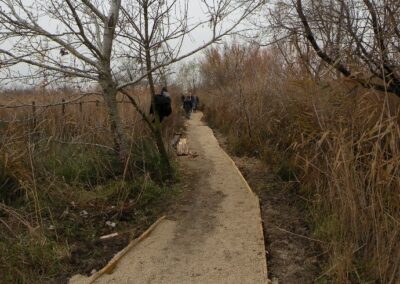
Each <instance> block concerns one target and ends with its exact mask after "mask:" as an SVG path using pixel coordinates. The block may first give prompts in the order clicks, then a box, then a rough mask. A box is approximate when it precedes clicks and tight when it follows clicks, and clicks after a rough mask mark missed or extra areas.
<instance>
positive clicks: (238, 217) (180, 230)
mask: <svg viewBox="0 0 400 284" xmlns="http://www.w3.org/2000/svg"><path fill="white" fill-rule="evenodd" d="M201 117H202V114H201V113H199V112H198V113H195V114H193V116H192V119H190V120H189V121H188V133H187V136H188V143H189V148H190V150H191V151H195V152H196V153H197V154H199V156H198V157H196V158H188V157H184V158H181V162H182V163H183V165H184V167H186V168H187V170H188V171H191V172H195V173H196V174H197V176H200V178H197V179H196V180H194V181H193V183H194V185H193V186H194V187H193V194H194V199H193V201H192V202H190V204H184V206H183V207H184V209H183V210H182V212H183V213H182V214H179V215H178V216H177V217H176V218H174V217H173V216H171V217H170V216H168V217H167V219H165V220H163V221H161V222H160V223H159V224H158V225H157V226H156V228H155V229H154V230H153V231H152V233H151V234H150V235H149V236H148V237H147V238H145V239H144V240H143V241H141V242H140V243H138V244H137V245H136V246H135V247H134V248H132V249H131V250H130V251H129V252H128V253H127V254H126V255H125V256H124V257H123V258H122V259H121V260H120V262H119V263H118V264H117V266H116V268H115V269H114V271H113V273H112V274H104V275H102V276H101V277H99V278H98V279H97V280H96V281H95V282H94V283H107V284H108V283H118V284H123V283H230V284H231V283H252V284H253V283H267V271H266V258H265V247H264V237H263V231H262V226H261V216H260V207H259V200H258V198H257V196H256V195H255V194H254V193H253V192H252V191H251V189H250V187H249V186H248V184H247V182H246V181H245V179H244V178H243V176H242V175H241V174H240V172H239V170H238V169H237V167H236V165H235V164H234V163H233V161H232V159H231V158H230V157H229V156H228V155H227V154H226V153H225V152H224V151H223V150H222V148H221V147H220V146H219V144H218V142H217V140H216V138H215V136H214V134H213V132H212V130H211V129H210V128H209V127H207V126H206V125H204V123H203V122H202V121H201ZM92 280H93V279H92ZM90 282H91V278H86V277H82V276H76V277H74V278H73V279H71V281H70V283H71V284H72V283H73V284H83V283H90Z"/></svg>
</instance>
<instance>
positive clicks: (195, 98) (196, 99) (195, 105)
mask: <svg viewBox="0 0 400 284" xmlns="http://www.w3.org/2000/svg"><path fill="white" fill-rule="evenodd" d="M199 103H200V100H199V97H198V96H192V104H193V112H196V111H197V108H198V107H199Z"/></svg>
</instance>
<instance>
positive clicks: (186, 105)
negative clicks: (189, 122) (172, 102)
mask: <svg viewBox="0 0 400 284" xmlns="http://www.w3.org/2000/svg"><path fill="white" fill-rule="evenodd" d="M183 109H184V110H185V115H186V118H190V115H191V114H192V110H193V100H192V96H191V95H189V96H186V97H185V99H184V101H183Z"/></svg>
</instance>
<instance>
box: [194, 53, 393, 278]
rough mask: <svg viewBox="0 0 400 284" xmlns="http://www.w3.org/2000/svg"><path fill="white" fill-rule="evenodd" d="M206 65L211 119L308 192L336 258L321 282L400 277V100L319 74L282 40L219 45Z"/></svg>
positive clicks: (233, 143) (312, 214)
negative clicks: (292, 57)
mask: <svg viewBox="0 0 400 284" xmlns="http://www.w3.org/2000/svg"><path fill="white" fill-rule="evenodd" d="M200 72H201V77H202V86H201V93H202V97H201V98H202V100H203V101H205V105H206V107H205V114H206V120H207V122H208V123H209V124H210V125H212V126H213V127H215V128H217V129H218V130H220V131H221V132H222V133H223V134H224V135H226V136H227V140H228V147H229V148H230V150H231V151H232V153H234V154H235V155H238V156H241V155H247V156H252V157H257V158H259V159H261V160H262V161H263V162H264V163H265V165H268V166H272V168H273V169H274V172H275V173H276V175H277V176H279V177H280V178H281V179H282V180H284V181H289V182H290V183H291V184H292V185H291V186H292V189H293V190H294V191H295V192H296V194H298V195H300V196H301V197H302V200H306V206H307V212H308V216H309V217H308V223H309V225H310V226H311V229H312V232H313V235H312V237H313V238H315V239H317V240H320V241H321V249H322V251H323V253H324V256H326V259H327V261H326V263H325V264H323V269H322V271H321V275H320V277H319V278H318V281H320V282H321V283H325V281H328V282H334V283H375V282H380V283H396V282H397V281H399V279H400V272H399V261H400V257H399V255H400V248H399V246H398V240H399V234H400V229H399V228H400V226H399V220H400V215H399V212H400V210H399V209H400V199H399V196H400V195H399V189H400V168H399V162H400V152H399V150H400V149H399V145H400V127H399V122H400V121H399V117H400V116H399V111H400V108H399V104H398V99H397V98H396V97H395V96H394V95H392V94H389V93H388V94H385V93H382V92H379V91H376V90H373V89H367V88H363V87H361V86H360V85H359V84H357V82H354V81H352V80H351V79H324V80H319V81H316V80H315V79H314V78H311V77H310V76H309V75H308V73H307V72H305V70H304V69H303V68H302V65H297V66H295V67H293V66H288V65H287V64H285V58H284V57H283V56H282V53H281V51H280V50H279V49H277V48H268V49H262V48H259V47H256V46H254V47H253V46H248V45H232V46H229V45H226V46H225V47H223V48H213V49H210V50H208V52H207V54H206V57H205V59H204V60H203V61H202V63H201V71H200ZM267 231H268V228H267Z"/></svg>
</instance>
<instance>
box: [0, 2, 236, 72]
mask: <svg viewBox="0 0 400 284" xmlns="http://www.w3.org/2000/svg"><path fill="white" fill-rule="evenodd" d="M93 1H95V0H93ZM22 2H23V3H24V4H26V5H27V6H28V5H29V4H32V3H35V2H36V1H32V0H22ZM38 2H39V1H38ZM38 2H36V3H38ZM210 2H212V0H210ZM0 6H1V4H0ZM188 9H189V19H190V21H189V22H190V23H197V22H201V21H207V20H208V19H207V17H208V16H206V14H205V13H204V7H202V5H201V1H200V0H190V1H189V6H188ZM234 17H235V16H233V17H232V20H233V19H234ZM39 23H40V24H41V25H42V26H43V27H45V28H46V29H48V30H50V31H53V32H55V31H56V27H57V25H56V23H55V22H54V21H52V20H50V19H49V18H48V17H46V16H42V17H41V18H40V19H39ZM226 24H227V25H228V24H229V21H228V22H227V23H226ZM211 38H212V32H211V30H210V27H209V26H208V24H204V25H202V26H200V27H198V28H197V29H196V30H195V31H194V32H192V33H191V34H190V35H189V36H187V37H186V38H185V41H184V43H183V48H182V50H181V54H185V53H187V52H190V51H192V50H193V49H195V48H197V47H198V46H200V45H202V44H204V43H205V42H208V41H209V40H210V39H211ZM226 40H227V39H226ZM12 44H13V43H12V42H11V41H9V42H3V43H0V47H1V48H4V49H10V50H11V47H12ZM202 54H203V52H199V53H197V54H196V55H194V56H192V57H191V58H188V59H186V60H185V61H187V60H192V59H193V58H194V57H196V58H198V57H199V56H201V55H202ZM56 56H58V57H59V55H58V54H57V53H56ZM68 57H71V58H70V60H72V56H68ZM63 60H65V61H68V60H69V59H68V58H63ZM175 68H176V66H175ZM13 69H14V70H18V71H20V72H21V73H23V74H28V73H29V68H28V67H27V66H26V65H25V64H18V65H16V66H14V67H13Z"/></svg>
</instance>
